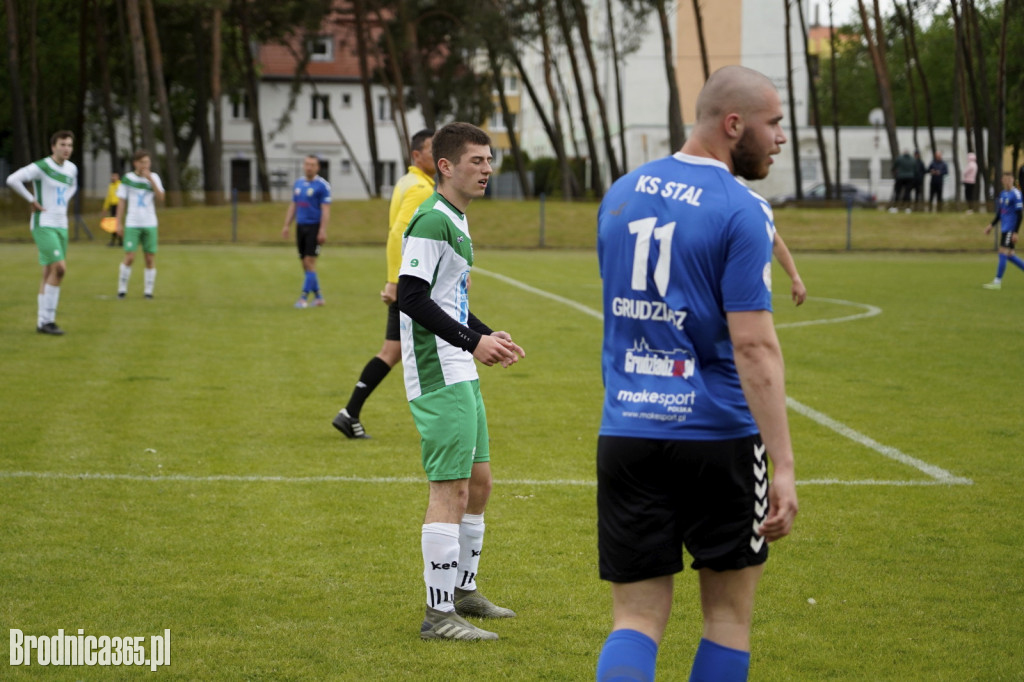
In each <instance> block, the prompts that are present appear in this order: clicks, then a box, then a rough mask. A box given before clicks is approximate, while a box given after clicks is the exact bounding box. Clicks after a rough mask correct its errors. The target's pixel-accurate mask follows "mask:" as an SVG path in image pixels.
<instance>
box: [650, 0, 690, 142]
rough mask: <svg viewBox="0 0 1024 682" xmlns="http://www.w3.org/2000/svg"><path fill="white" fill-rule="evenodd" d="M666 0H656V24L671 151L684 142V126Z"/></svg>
mask: <svg viewBox="0 0 1024 682" xmlns="http://www.w3.org/2000/svg"><path fill="white" fill-rule="evenodd" d="M665 5H666V0H656V2H655V6H656V7H657V9H658V24H659V26H660V27H661V49H662V59H663V60H664V64H665V80H666V81H668V146H669V149H670V150H671V151H673V152H675V151H677V150H679V149H681V148H682V146H683V143H684V142H686V127H685V126H684V125H683V106H682V103H681V102H680V100H679V82H678V81H677V80H676V67H675V55H674V53H673V50H672V29H671V27H670V26H669V20H668V10H667V9H666V6H665Z"/></svg>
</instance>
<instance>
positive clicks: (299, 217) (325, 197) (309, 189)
mask: <svg viewBox="0 0 1024 682" xmlns="http://www.w3.org/2000/svg"><path fill="white" fill-rule="evenodd" d="M292 201H293V202H295V222H297V223H299V224H301V225H318V224H319V223H320V214H321V206H323V205H324V204H329V203H331V185H330V183H328V182H327V181H326V180H324V179H323V178H322V177H320V176H319V175H317V176H315V177H314V178H313V179H312V180H307V179H306V178H304V177H302V178H299V179H298V180H296V181H295V184H294V185H292Z"/></svg>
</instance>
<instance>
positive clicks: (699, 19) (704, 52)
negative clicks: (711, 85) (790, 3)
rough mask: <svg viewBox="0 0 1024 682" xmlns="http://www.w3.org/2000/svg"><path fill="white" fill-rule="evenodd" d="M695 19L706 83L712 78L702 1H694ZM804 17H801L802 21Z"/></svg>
mask: <svg viewBox="0 0 1024 682" xmlns="http://www.w3.org/2000/svg"><path fill="white" fill-rule="evenodd" d="M693 18H694V21H695V22H696V24H697V44H698V45H700V65H701V66H702V67H704V81H705V82H707V80H708V78H710V77H711V65H710V64H709V63H708V46H707V43H706V41H705V40H704V15H703V14H702V13H701V11H700V0H693ZM802 19H803V17H802V16H801V20H802Z"/></svg>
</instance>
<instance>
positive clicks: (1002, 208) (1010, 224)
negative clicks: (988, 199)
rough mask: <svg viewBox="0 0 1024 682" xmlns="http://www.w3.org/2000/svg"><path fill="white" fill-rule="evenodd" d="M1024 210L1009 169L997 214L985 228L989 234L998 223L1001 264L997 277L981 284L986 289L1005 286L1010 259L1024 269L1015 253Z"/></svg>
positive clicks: (997, 204) (1004, 176)
mask: <svg viewBox="0 0 1024 682" xmlns="http://www.w3.org/2000/svg"><path fill="white" fill-rule="evenodd" d="M1022 211H1024V204H1022V202H1021V193H1020V190H1019V189H1017V188H1016V187H1014V186H1013V173H1011V172H1009V171H1007V172H1005V173H1003V191H1002V192H1000V193H999V198H998V199H997V200H996V216H995V218H993V219H992V222H991V223H989V225H988V227H986V228H985V234H988V233H989V232H991V231H992V228H993V227H995V226H996V225H997V224H998V225H999V232H1000V235H999V266H998V267H997V268H996V278H995V279H994V280H992V281H991V282H988V283H986V284H982V285H981V286H983V287H985V288H986V289H996V290H998V289H1002V288H1003V273H1005V272H1006V261H1010V262H1011V263H1013V264H1014V265H1016V266H1017V267H1018V268H1020V269H1021V270H1024V261H1022V260H1021V259H1020V258H1017V255H1016V254H1015V253H1014V251H1015V249H1016V247H1017V234H1018V233H1019V232H1020V223H1021V215H1022Z"/></svg>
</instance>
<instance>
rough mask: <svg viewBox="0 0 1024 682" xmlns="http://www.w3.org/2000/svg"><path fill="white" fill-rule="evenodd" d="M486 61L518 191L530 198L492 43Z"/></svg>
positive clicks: (520, 153) (517, 141) (499, 62)
mask: <svg viewBox="0 0 1024 682" xmlns="http://www.w3.org/2000/svg"><path fill="white" fill-rule="evenodd" d="M487 61H488V62H490V65H491V75H492V77H493V78H494V86H495V88H496V89H497V90H498V106H499V107H500V109H501V116H502V119H503V123H504V125H505V133H506V134H507V135H508V144H509V147H511V148H512V159H513V160H514V161H515V164H516V175H517V176H518V177H519V189H520V190H521V191H522V193H523V197H524V198H525V197H528V196H530V194H531V192H530V182H529V180H528V179H527V177H526V164H524V163H523V154H522V152H521V151H520V149H519V139H518V138H517V137H516V129H515V126H514V125H510V121H511V120H512V112H511V110H510V109H509V106H508V98H507V97H506V96H505V74H504V71H503V65H502V63H501V60H500V59H498V53H497V51H496V50H495V49H494V43H487Z"/></svg>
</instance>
